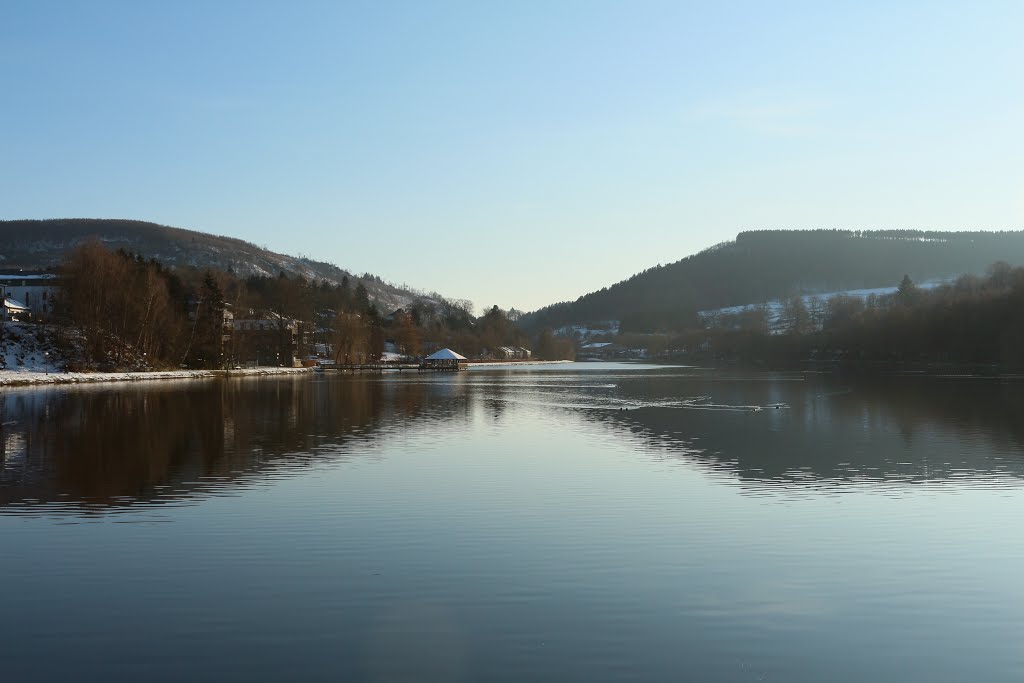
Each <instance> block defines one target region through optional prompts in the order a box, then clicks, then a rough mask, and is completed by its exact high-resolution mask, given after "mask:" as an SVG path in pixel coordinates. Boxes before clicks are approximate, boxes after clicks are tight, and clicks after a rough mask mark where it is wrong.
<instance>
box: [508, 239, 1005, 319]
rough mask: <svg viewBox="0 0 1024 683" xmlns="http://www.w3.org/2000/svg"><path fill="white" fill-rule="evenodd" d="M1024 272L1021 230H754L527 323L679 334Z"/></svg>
mask: <svg viewBox="0 0 1024 683" xmlns="http://www.w3.org/2000/svg"><path fill="white" fill-rule="evenodd" d="M996 261H1006V262H1008V263H1010V264H1012V265H1022V264H1024V232H1022V231H1003V232H982V231H974V232H942V231H923V230H874V231H859V230H858V231H855V230H757V231H747V232H741V233H739V234H738V235H737V236H736V239H735V240H733V241H730V242H723V243H721V244H718V245H715V246H713V247H710V248H708V249H705V250H704V251H702V252H700V253H698V254H695V255H693V256H688V257H687V258H684V259H681V260H679V261H676V262H674V263H670V264H668V265H664V266H661V265H659V266H655V267H654V268H649V269H647V270H645V271H643V272H641V273H638V274H636V275H634V276H633V277H631V278H629V279H627V280H624V281H622V282H619V283H617V284H614V285H611V286H610V287H606V288H604V289H601V290H599V291H596V292H591V293H590V294H586V295H584V296H581V297H580V298H578V299H577V300H576V301H573V302H563V303H558V304H553V305H551V306H547V307H545V308H542V309H540V310H538V311H535V312H533V313H530V314H529V315H527V316H525V317H524V319H523V324H524V325H526V326H528V327H531V328H541V327H552V328H557V327H561V326H563V325H569V324H581V323H587V322H595V321H602V320H621V321H622V322H623V325H622V328H623V330H629V331H644V332H650V331H656V330H667V329H679V327H680V326H683V325H685V324H686V323H687V322H692V317H693V315H694V313H695V312H696V311H697V310H700V309H708V308H719V307H723V306H735V305H740V304H748V303H756V302H760V301H765V300H769V299H776V298H780V297H786V296H790V295H793V294H799V293H814V292H823V291H838V290H844V289H857V288H869V287H883V286H895V285H896V284H898V283H899V281H900V279H901V278H902V277H903V275H904V274H908V275H910V277H911V278H913V279H914V280H917V281H920V280H928V279H934V278H946V277H953V276H956V275H961V274H965V273H981V272H983V271H984V270H985V269H986V268H987V267H988V266H990V265H991V264H992V263H994V262H996Z"/></svg>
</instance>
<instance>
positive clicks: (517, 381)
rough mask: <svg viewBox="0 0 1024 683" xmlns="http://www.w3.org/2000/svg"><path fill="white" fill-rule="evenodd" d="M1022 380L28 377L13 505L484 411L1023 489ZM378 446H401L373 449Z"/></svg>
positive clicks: (106, 503)
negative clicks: (35, 382)
mask: <svg viewBox="0 0 1024 683" xmlns="http://www.w3.org/2000/svg"><path fill="white" fill-rule="evenodd" d="M1022 409H1024V383H1020V382H1016V381H1009V380H1003V381H1000V380H977V379H950V378H925V377H896V378H889V379H885V380H872V381H867V380H860V381H855V380H841V379H837V378H832V377H820V376H813V375H811V376H806V377H805V376H803V375H759V376H747V377H734V376H726V375H720V374H716V373H710V372H708V371H700V370H652V371H648V372H611V371H607V372H580V371H578V370H576V369H573V370H562V371H551V372H537V373H528V372H501V371H493V372H481V371H473V372H470V373H462V374H460V375H458V376H445V377H430V378H425V377H423V376H419V375H416V376H412V377H408V376H405V377H385V378H378V377H374V376H367V377H312V378H311V377H309V376H303V377H299V378H288V379H281V378H253V379H243V380H232V381H196V382H175V383H167V384H155V383H154V384H119V385H110V386H99V387H96V386H91V387H71V388H58V389H47V390H39V389H29V390H14V391H7V392H5V393H4V394H3V395H2V398H0V411H2V419H0V422H2V423H3V424H2V439H0V512H6V513H8V514H10V513H19V514H33V513H44V512H46V511H53V510H55V509H59V510H60V511H62V512H64V513H68V512H72V513H75V514H79V513H85V514H92V513H100V512H104V511H111V510H116V509H118V508H122V507H125V506H136V505H138V504H143V503H144V504H167V503H174V504H182V503H183V502H187V501H191V500H195V499H197V498H201V497H204V496H209V495H226V494H231V493H232V491H235V490H237V489H239V488H240V487H246V486H252V485H255V484H257V483H259V482H262V481H267V480H269V479H273V478H275V477H281V476H289V475H291V474H294V473H301V472H304V471H307V470H308V469H309V468H311V467H315V466H317V464H318V463H323V462H331V461H336V460H338V459H342V458H353V457H360V456H361V455H363V454H364V453H365V452H366V451H367V450H368V448H369V447H370V445H372V444H384V445H385V446H386V445H387V444H388V443H389V442H388V440H389V439H393V438H398V437H399V436H402V437H403V438H408V437H409V434H411V433H415V438H417V439H429V438H431V434H438V433H440V432H445V433H448V434H449V435H450V433H451V432H452V431H462V432H464V433H465V434H466V435H467V438H470V439H471V438H473V435H474V430H479V429H480V428H481V427H480V424H475V423H474V420H473V415H474V413H480V414H487V415H490V413H492V412H493V413H494V416H495V418H498V417H500V416H501V415H517V416H518V418H519V419H521V420H523V422H522V423H521V424H520V425H519V427H523V426H524V425H533V426H534V427H537V428H551V427H555V428H560V429H564V430H568V431H572V430H577V431H579V432H581V433H584V432H587V431H594V430H598V431H599V432H601V431H603V432H607V431H608V430H610V435H611V436H612V438H618V439H621V440H622V442H623V446H622V447H623V448H624V449H630V448H633V449H635V448H637V447H638V444H640V445H642V446H643V448H644V449H645V450H648V451H650V452H653V453H655V454H657V455H658V457H675V458H681V459H683V460H685V461H687V462H691V463H695V464H696V465H697V466H699V467H702V468H708V469H710V470H713V471H714V472H716V473H719V474H724V475H726V476H728V477H730V478H733V479H734V480H735V481H738V482H739V483H740V484H741V485H742V486H744V487H746V488H748V489H750V490H755V491H761V492H772V491H778V490H780V487H781V488H785V487H789V488H790V489H793V490H799V489H801V488H807V487H814V488H821V487H824V488H834V487H836V486H847V485H866V484H878V483H889V484H893V483H898V484H901V485H916V484H930V485H936V484H942V483H943V482H957V483H960V484H963V483H965V482H966V483H970V484H977V485H985V486H1001V485H1006V484H1013V485H1016V484H1017V483H1018V481H1019V479H1020V478H1021V477H1022V476H1024V457H1022V446H1024V423H1022V421H1020V420H1019V419H1017V416H1019V415H1020V414H1022ZM376 452H378V453H379V452H386V449H385V450H384V451H379V450H378V451H376Z"/></svg>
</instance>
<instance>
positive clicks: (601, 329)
mask: <svg viewBox="0 0 1024 683" xmlns="http://www.w3.org/2000/svg"><path fill="white" fill-rule="evenodd" d="M618 333H619V321H618V320H602V321H600V322H596V323H590V324H589V325H565V326H564V327H559V328H558V329H557V330H555V334H556V335H558V336H559V337H573V338H575V339H580V340H583V341H586V340H588V339H590V338H591V337H595V336H603V335H609V336H613V337H614V336H615V335H617V334H618Z"/></svg>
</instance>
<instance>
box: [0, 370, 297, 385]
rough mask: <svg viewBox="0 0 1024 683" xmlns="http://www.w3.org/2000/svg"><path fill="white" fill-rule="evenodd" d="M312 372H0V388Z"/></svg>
mask: <svg viewBox="0 0 1024 683" xmlns="http://www.w3.org/2000/svg"><path fill="white" fill-rule="evenodd" d="M309 372H312V368H245V369H243V370H231V371H230V372H228V371H225V370H154V371H152V372H62V371H57V372H49V371H27V370H21V371H12V370H0V386H24V385H45V384H89V383H94V382H137V381H140V380H157V379H162V380H171V379H204V378H208V377H243V376H244V377H249V376H256V375H286V374H298V373H309Z"/></svg>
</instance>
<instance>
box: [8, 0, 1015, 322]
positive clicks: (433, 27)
mask: <svg viewBox="0 0 1024 683" xmlns="http://www.w3.org/2000/svg"><path fill="white" fill-rule="evenodd" d="M1022 27H1024V3H1022V2H1016V1H1008V2H961V3H944V2H903V3H900V2H877V3H876V2H850V3H845V4H840V3H833V2H820V1H815V2H736V3H726V2H721V3H720V2H706V3H685V2H682V1H678V0H677V1H669V2H625V1H623V2H598V1H596V0H585V1H581V2H554V1H553V2H539V1H538V2H532V1H529V2H503V3H498V2H479V1H474V2H464V3H440V2H438V3H430V2H409V3H399V2H386V3H361V4H345V3H341V2H324V3H298V2H296V3H283V2H272V3H256V2H210V3H189V2H181V1H176V2H165V3H150V2H136V1H132V2H123V3H113V2H100V1H97V2H46V1H42V0H25V1H17V0H7V1H6V2H4V3H3V4H2V5H0V130H2V135H0V217H3V218H49V217H67V216H74V217H114V218H136V219H142V220H151V221H156V222H159V223H164V224H168V225H174V226H179V227H185V228H191V229H196V230H202V231H206V232H212V233H217V234H223V235H231V236H235V237H240V238H243V239H246V240H249V241H251V242H255V243H257V244H261V245H265V246H267V247H269V248H271V249H274V250H276V251H281V252H286V253H292V254H304V255H309V256H312V257H315V258H318V259H321V260H327V261H332V262H335V263H337V264H338V265H340V266H343V267H345V268H349V269H351V270H354V271H356V272H360V273H361V272H364V271H370V272H373V273H377V274H379V275H381V276H382V277H384V278H385V279H388V280H392V281H395V282H397V283H400V284H401V283H403V282H404V283H408V284H409V285H413V286H416V287H419V288H425V289H434V290H437V291H439V292H441V293H442V294H445V295H447V296H452V297H459V298H468V299H472V300H473V301H474V302H476V304H477V305H478V306H490V305H491V304H498V305H499V306H502V307H503V308H508V307H512V306H515V307H517V308H520V309H527V310H529V309H533V308H537V307H539V306H542V305H545V304H547V303H551V302H554V301H558V300H565V299H575V298H576V297H577V296H579V295H580V294H583V293H586V292H588V291H591V290H593V289H597V288H600V287H602V286H606V285H609V284H611V283H613V282H615V281H618V280H620V279H623V278H625V277H628V276H629V275H631V274H633V273H635V272H637V271H640V270H643V269H644V268H647V267H649V266H652V265H655V264H657V263H668V262H671V261H675V260H677V259H679V258H682V257H684V256H687V255H689V254H691V253H694V252H696V251H699V250H700V249H702V248H704V247H707V246H710V245H712V244H715V243H717V242H720V241H723V240H726V239H730V238H732V237H734V236H735V234H736V232H738V231H740V230H743V229H749V228H782V227H786V228H811V227H847V228H864V229H868V228H888V227H928V228H936V229H966V228H972V229H977V228H982V229H987V228H994V229H995V228H1024V182H1022V181H1024V164H1022V160H1024V124H1022V122H1024V77H1022V73H1024V40H1022V38H1021V36H1022V33H1021V32H1022Z"/></svg>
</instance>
